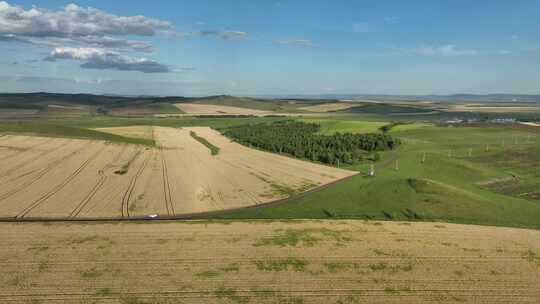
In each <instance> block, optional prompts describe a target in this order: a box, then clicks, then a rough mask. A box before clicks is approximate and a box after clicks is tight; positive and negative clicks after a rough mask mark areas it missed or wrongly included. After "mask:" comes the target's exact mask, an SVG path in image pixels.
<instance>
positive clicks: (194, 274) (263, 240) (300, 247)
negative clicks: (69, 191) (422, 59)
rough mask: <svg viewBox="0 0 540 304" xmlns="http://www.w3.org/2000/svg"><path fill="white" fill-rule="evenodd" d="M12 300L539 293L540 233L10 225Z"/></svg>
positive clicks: (0, 238)
mask: <svg viewBox="0 0 540 304" xmlns="http://www.w3.org/2000/svg"><path fill="white" fill-rule="evenodd" d="M0 242H1V243H2V246H1V247H0V267H1V268H2V272H1V273H0V302H2V303H124V304H127V303H489V304H493V303H505V304H506V303H538V302H539V301H540V255H539V254H540V231H535V230H522V229H514V228H495V227H482V226H467V225H455V224H441V223H402V222H365V221H292V222H264V221H259V222H234V223H229V222H215V223H212V222H183V223H181V222H162V223H153V224H146V225H143V224H137V223H117V224H114V223H110V224H107V223H102V224H84V223H77V224H75V223H69V224H67V223H65V224H62V223H53V224H38V223H4V224H0Z"/></svg>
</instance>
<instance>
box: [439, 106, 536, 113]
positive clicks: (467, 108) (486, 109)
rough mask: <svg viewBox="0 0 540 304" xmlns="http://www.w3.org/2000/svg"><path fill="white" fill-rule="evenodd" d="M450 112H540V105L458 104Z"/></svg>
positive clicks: (450, 108)
mask: <svg viewBox="0 0 540 304" xmlns="http://www.w3.org/2000/svg"><path fill="white" fill-rule="evenodd" d="M448 110H449V111H450V112H485V113H512V112H514V113H524V112H540V107H507V106H501V107H489V106H474V105H456V106H451V107H449V109H448Z"/></svg>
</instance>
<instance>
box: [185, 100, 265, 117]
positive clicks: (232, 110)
mask: <svg viewBox="0 0 540 304" xmlns="http://www.w3.org/2000/svg"><path fill="white" fill-rule="evenodd" d="M175 105H176V106H177V107H178V108H179V109H180V110H182V111H183V112H185V113H186V114H189V115H226V114H228V115H255V116H265V115H272V114H276V113H275V112H273V111H264V110H256V109H247V108H240V107H232V106H219V105H209V104H195V103H177V104H175Z"/></svg>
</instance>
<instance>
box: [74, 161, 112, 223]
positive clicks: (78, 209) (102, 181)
mask: <svg viewBox="0 0 540 304" xmlns="http://www.w3.org/2000/svg"><path fill="white" fill-rule="evenodd" d="M98 174H99V180H98V182H97V183H96V184H95V185H94V187H92V189H91V190H90V192H89V193H88V194H87V195H86V197H85V198H84V199H83V200H82V201H81V202H80V203H79V205H77V207H75V209H73V211H71V213H70V214H69V217H70V218H74V217H77V216H78V215H79V214H80V213H81V211H82V210H83V209H84V207H86V205H87V204H88V203H89V202H90V201H91V200H92V198H93V197H94V196H95V195H96V193H97V192H98V191H99V190H100V189H101V187H103V184H105V182H106V181H107V176H106V175H105V174H104V173H103V171H102V170H100V171H99V173H98Z"/></svg>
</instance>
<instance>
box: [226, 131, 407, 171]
mask: <svg viewBox="0 0 540 304" xmlns="http://www.w3.org/2000/svg"><path fill="white" fill-rule="evenodd" d="M320 129H321V126H320V125H318V124H313V123H303V122H297V121H278V122H274V123H272V124H255V125H241V126H235V127H230V128H227V129H225V130H224V135H225V136H227V137H229V138H231V139H232V140H234V141H236V142H238V143H241V144H243V145H247V146H252V147H256V148H259V149H262V150H266V151H270V152H275V153H285V154H289V155H292V156H294V157H297V158H303V159H307V160H311V161H318V162H322V163H326V164H331V165H336V164H340V163H341V164H353V163H355V162H357V161H359V160H362V159H365V158H367V157H368V155H370V154H371V153H372V152H374V151H384V150H392V149H394V148H396V147H397V146H398V145H400V144H401V142H400V141H399V139H396V138H393V137H392V136H390V135H388V134H381V133H369V134H352V133H336V134H333V135H321V134H319V133H318V132H319V131H320Z"/></svg>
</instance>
